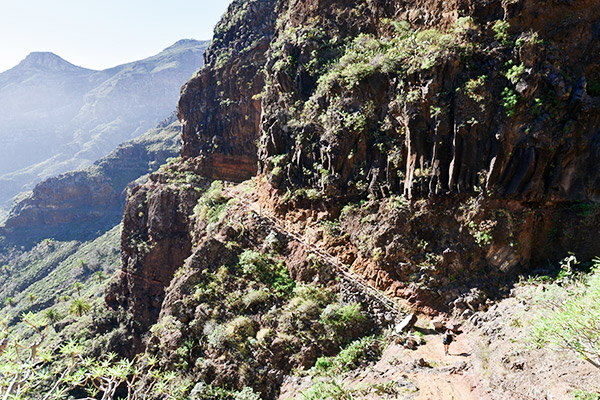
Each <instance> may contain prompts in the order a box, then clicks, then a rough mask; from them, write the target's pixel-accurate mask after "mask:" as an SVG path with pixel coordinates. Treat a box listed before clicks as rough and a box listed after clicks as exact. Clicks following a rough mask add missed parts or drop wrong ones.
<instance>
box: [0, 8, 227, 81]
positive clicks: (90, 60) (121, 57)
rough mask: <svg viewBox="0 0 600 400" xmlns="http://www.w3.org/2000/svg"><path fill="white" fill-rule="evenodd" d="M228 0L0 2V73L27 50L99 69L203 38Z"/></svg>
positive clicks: (26, 52)
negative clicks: (47, 52) (178, 43)
mask: <svg viewBox="0 0 600 400" xmlns="http://www.w3.org/2000/svg"><path fill="white" fill-rule="evenodd" d="M229 3H231V0H212V1H211V0H0V72H2V71H5V70H7V69H9V68H12V67H14V66H15V65H17V64H18V63H19V62H20V61H21V60H22V59H23V58H25V56H27V54H29V53H31V52H32V51H51V52H53V53H56V54H58V55H59V56H61V57H62V58H64V59H65V60H67V61H69V62H71V63H73V64H75V65H80V66H82V67H86V68H92V69H104V68H108V67H113V66H115V65H118V64H123V63H126V62H129V61H134V60H139V59H142V58H146V57H149V56H151V55H154V54H156V53H158V52H160V51H161V50H162V49H164V48H165V47H168V46H170V45H171V44H173V43H175V42H176V41H177V40H179V39H190V38H193V39H198V40H208V39H211V38H212V31H213V28H214V26H215V24H216V23H217V21H218V20H219V19H220V17H221V16H222V15H223V13H224V12H225V10H226V9H227V6H228V5H229Z"/></svg>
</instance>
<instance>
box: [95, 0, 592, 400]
mask: <svg viewBox="0 0 600 400" xmlns="http://www.w3.org/2000/svg"><path fill="white" fill-rule="evenodd" d="M543 4H544V5H543V7H544V12H543V13H542V12H540V7H542V3H541V2H537V1H529V0H527V1H513V2H500V1H490V2H485V4H483V3H481V2H475V1H457V2H442V1H416V2H415V1H411V2H388V1H383V0H382V1H368V2H356V3H353V4H349V3H348V2H343V1H335V0H326V1H323V0H305V1H291V0H290V1H287V0H280V1H278V2H274V1H272V2H271V1H234V2H233V3H232V5H231V7H230V9H229V11H228V13H227V14H226V15H225V17H224V19H223V21H221V23H220V24H219V25H218V26H217V29H216V33H215V34H216V36H215V41H214V43H213V45H212V47H211V48H210V49H209V50H208V51H207V53H206V54H207V55H206V60H207V66H206V67H205V68H204V69H203V70H202V71H200V73H199V74H198V75H197V76H195V77H194V78H193V79H192V80H191V81H190V82H189V83H188V84H187V85H186V86H185V88H184V90H183V92H182V97H181V99H180V103H179V118H180V120H181V123H182V125H183V132H182V142H183V144H182V150H181V156H182V159H181V160H180V162H178V163H175V164H172V165H171V166H170V167H169V171H162V172H161V173H158V174H156V175H154V177H153V178H151V182H150V183H148V184H146V185H144V186H142V187H140V188H138V189H136V190H135V191H134V192H132V195H131V196H130V197H129V199H128V203H127V206H126V212H125V218H124V230H123V240H122V244H123V251H122V255H123V268H122V274H121V277H120V279H119V280H118V281H117V282H115V284H114V286H113V289H112V291H110V292H109V293H108V296H107V300H108V302H109V304H110V305H111V306H112V307H114V308H118V307H121V308H122V309H123V310H124V311H126V312H127V313H128V314H129V315H130V316H131V315H133V316H134V318H124V319H123V322H124V323H127V324H129V328H130V329H131V330H132V332H134V333H135V335H134V336H135V337H137V338H139V337H141V336H142V335H144V334H145V333H146V332H147V330H148V328H149V327H150V326H151V325H152V324H154V323H155V322H157V321H159V322H161V323H163V325H160V326H161V329H162V328H163V327H164V324H166V322H165V318H166V316H171V317H173V318H175V319H178V321H179V322H177V324H180V325H181V326H183V328H181V330H179V332H183V331H185V330H186V329H188V328H189V329H190V330H191V331H194V329H196V331H197V330H198V329H197V327H196V328H194V327H192V326H191V325H185V324H191V323H192V320H194V319H201V318H200V317H198V316H197V315H195V316H194V317H192V314H193V313H192V311H191V308H189V309H187V308H186V307H188V306H189V307H192V305H194V306H195V305H196V303H194V301H196V302H197V301H198V300H197V299H195V300H191V299H192V297H193V296H192V295H191V293H183V294H182V295H181V296H178V291H179V289H180V288H181V287H183V286H185V285H183V284H182V282H183V281H185V280H186V279H187V278H190V282H191V283H189V286H190V287H187V288H186V289H185V290H188V291H189V290H191V289H190V288H191V287H195V286H194V285H196V284H198V285H200V283H198V281H196V280H195V279H200V278H199V276H200V271H201V269H202V268H204V267H206V265H208V264H210V268H213V267H214V265H216V264H218V263H219V261H220V260H221V261H223V263H224V265H229V266H231V265H230V264H232V261H231V260H230V258H231V259H235V255H234V254H233V253H235V251H233V252H232V251H231V246H233V244H231V243H230V246H229V247H228V248H227V249H223V248H221V247H220V246H222V245H223V242H226V243H227V242H228V241H230V242H235V240H233V239H232V237H236V236H235V235H236V234H239V235H241V236H243V234H242V233H240V231H239V229H238V228H239V227H238V226H237V225H235V224H236V223H239V221H238V220H236V218H235V214H234V213H228V211H227V210H225V211H223V210H221V211H223V213H225V214H224V215H225V216H224V217H223V215H220V214H219V215H220V217H219V219H218V220H219V221H220V223H221V226H220V228H222V229H221V230H214V229H209V228H208V227H207V226H209V225H210V224H208V222H207V220H208V219H209V218H210V216H207V215H204V214H202V213H199V210H201V209H202V207H201V206H203V205H205V203H203V201H205V200H202V199H201V195H200V193H202V192H204V191H205V190H206V185H207V183H208V182H206V179H207V178H208V179H209V180H210V179H215V178H220V179H225V180H232V181H239V180H243V179H246V178H249V177H251V176H252V175H253V174H254V173H255V171H257V173H258V177H257V178H256V180H255V183H256V186H255V187H254V189H253V191H254V195H255V196H256V199H257V200H256V201H257V202H258V203H260V205H261V206H262V207H263V209H267V210H269V211H272V212H275V213H277V214H278V215H279V216H280V217H281V218H284V219H286V220H287V222H288V223H289V224H290V225H292V226H294V227H295V228H297V229H298V230H299V231H301V232H303V233H304V234H305V235H306V236H307V237H308V239H309V240H310V241H311V242H313V243H318V244H319V245H320V246H321V247H322V248H325V249H327V250H328V251H329V252H331V253H332V254H335V255H336V256H338V257H339V258H340V259H341V260H343V262H344V263H345V264H348V265H351V267H352V269H353V270H355V271H357V272H358V273H360V274H361V275H362V276H364V277H365V278H366V279H367V280H369V281H370V282H371V283H372V284H373V285H375V286H377V287H379V288H380V289H381V290H384V291H386V292H387V293H388V294H389V295H391V296H394V297H395V298H396V299H398V300H399V301H401V302H403V303H404V304H406V305H408V306H411V307H416V308H418V309H419V310H420V311H424V312H431V313H436V312H439V311H448V310H450V309H455V310H459V311H462V310H463V309H466V308H469V309H478V308H485V304H486V298H487V297H488V296H495V295H502V294H504V293H505V292H506V291H507V287H506V286H505V284H506V283H507V282H510V280H511V279H514V277H515V276H517V274H519V273H523V272H527V271H531V270H532V269H534V268H537V267H540V266H542V265H544V264H546V263H547V262H548V261H557V260H560V259H561V258H563V257H565V256H566V255H567V254H568V252H569V251H572V252H575V253H576V254H577V255H578V257H580V258H581V259H589V258H591V257H592V256H595V255H597V254H598V253H599V251H600V249H599V248H598V244H597V241H594V240H591V238H592V237H595V236H597V234H598V233H599V232H598V226H599V222H600V219H599V218H600V214H599V207H598V206H597V201H598V190H600V181H599V175H598V171H597V169H596V168H595V165H596V164H597V162H598V157H599V154H600V153H599V152H598V149H599V146H600V142H598V139H599V134H600V130H599V129H600V118H599V115H600V114H599V113H598V108H599V107H600V103H599V101H600V97H599V96H600V75H599V69H598V64H597V61H596V60H595V59H594V58H593V54H597V53H598V50H600V49H599V48H598V46H599V45H598V40H597V39H598V33H599V32H600V25H599V24H600V9H599V8H598V6H597V5H596V4H595V2H591V1H588V2H586V1H582V2H578V3H574V2H552V4H547V2H546V3H543ZM570 43H576V44H575V45H573V46H572V47H571V46H570ZM260 70H264V75H261V74H259V73H258V72H259V71H260ZM259 98H260V103H259V101H258V99H259ZM256 140H258V146H257V147H254V143H255V141H256ZM255 162H257V165H258V169H257V170H256V169H255V165H256V164H255ZM199 199H200V201H199ZM197 202H198V204H196V203H197ZM211 204H212V205H213V206H216V205H217V204H220V203H219V202H218V201H217V202H214V203H211ZM195 206H197V207H195ZM228 218H229V220H228ZM223 221H229V222H227V223H225V222H223ZM234 221H237V222H234ZM213 222H214V221H213ZM227 225H229V227H227ZM234 226H235V228H233V227H234ZM240 226H241V228H240V229H241V230H242V232H244V233H246V231H245V226H244V224H243V223H241V224H240ZM229 228H231V229H229ZM234 231H235V232H234ZM231 235H233V236H231ZM264 236H266V235H263V236H261V235H257V238H258V239H259V240H263V239H264V240H266V238H265V237H264ZM213 239H214V240H217V241H218V242H219V243H217V244H215V243H214V242H212V240H213ZM210 243H212V244H214V245H215V246H212V245H210V246H209V244H210ZM215 248H216V249H217V250H215ZM219 248H220V249H221V250H222V251H219V250H218V249H219ZM263 250H264V249H263ZM264 251H265V252H266V251H267V250H264ZM288 251H289V252H288V253H286V254H287V255H288V258H287V259H286V260H285V263H286V266H287V269H288V271H289V272H290V273H291V274H292V275H293V276H295V277H298V278H299V279H301V277H303V276H311V277H312V278H314V277H315V275H314V273H313V274H312V275H311V273H310V271H305V269H310V268H309V267H310V266H311V264H310V262H309V261H308V258H309V257H308V255H307V254H306V253H305V252H303V251H301V250H298V249H296V250H294V249H288ZM204 252H205V253H204ZM215 253H218V254H219V255H221V256H222V257H223V258H222V259H220V258H219V257H216V256H215V257H213V256H214V255H215ZM186 259H187V261H186ZM209 259H210V261H206V262H204V261H202V262H200V261H198V260H209ZM182 266H183V268H182V269H181V271H182V272H181V274H183V275H180V274H179V273H178V274H176V273H175V271H176V270H178V268H180V267H182ZM312 267H314V268H316V267H315V266H314V265H312ZM210 268H209V269H210ZM317 269H318V268H317ZM210 271H211V273H212V272H214V271H212V269H210ZM313 272H314V271H313ZM174 277H175V279H174ZM319 279H320V278H319ZM323 279H324V280H326V281H330V279H327V278H323ZM171 285H172V286H171ZM182 290H183V289H182ZM182 297H183V298H184V299H183V300H182ZM201 311H202V312H204V311H203V310H200V309H196V312H197V313H201ZM125 315H126V314H125ZM227 316H230V315H229V314H227ZM202 318H204V317H202ZM132 321H134V322H132ZM169 321H170V320H169ZM171 322H172V321H171ZM178 326H179V325H178ZM186 326H187V327H186ZM196 331H194V332H196ZM186 332H187V331H186ZM196 333H198V332H196ZM155 339H156V338H155ZM180 342H181V340H179V339H177V340H175V339H174V343H179V344H180ZM147 343H148V342H146V343H144V342H143V341H141V340H137V339H136V342H135V346H134V347H133V348H132V349H133V352H137V351H141V349H143V348H144V347H145V345H146V344H147ZM154 344H155V345H156V343H154ZM173 346H175V344H174V345H173ZM163 351H167V350H163ZM307 351H308V350H307ZM236 354H237V353H236ZM232 357H233V356H232ZM307 365H310V362H308V363H307ZM190 368H191V370H193V373H197V374H200V372H199V371H200V370H202V368H200V367H198V366H196V369H194V368H193V367H190ZM211 377H212V378H211ZM204 378H206V379H208V380H211V379H216V378H215V377H214V376H213V375H209V376H208V377H207V376H204ZM204 378H203V379H204ZM270 382H271V383H272V381H270ZM237 383H240V382H239V381H238V382H237ZM270 388H271V387H270ZM269 390H271V389H269ZM269 393H271V394H269V396H272V393H273V392H272V391H271V392H269Z"/></svg>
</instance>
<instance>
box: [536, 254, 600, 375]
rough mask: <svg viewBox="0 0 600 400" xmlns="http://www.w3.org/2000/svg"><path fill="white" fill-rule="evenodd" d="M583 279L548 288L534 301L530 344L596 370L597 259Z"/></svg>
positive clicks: (599, 358) (599, 335) (599, 320)
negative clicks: (536, 314)
mask: <svg viewBox="0 0 600 400" xmlns="http://www.w3.org/2000/svg"><path fill="white" fill-rule="evenodd" d="M594 264H595V269H594V272H593V273H591V274H590V276H589V277H587V279H584V280H583V281H582V282H580V283H578V284H575V285H574V287H572V288H565V287H562V286H559V285H558V284H554V285H551V286H550V287H549V288H548V290H547V291H546V292H544V293H543V295H542V296H541V297H539V298H538V299H537V300H538V302H539V303H540V304H541V305H542V306H543V312H541V313H540V315H539V317H538V318H535V319H534V323H533V327H532V333H531V340H532V342H533V343H534V344H535V345H537V346H538V347H546V346H550V347H551V348H555V349H562V350H570V351H572V352H574V353H575V354H577V355H579V356H580V357H581V358H582V359H584V360H586V361H588V362H589V363H590V364H592V365H593V366H595V367H596V368H600V268H599V267H600V259H598V258H596V259H595V260H594Z"/></svg>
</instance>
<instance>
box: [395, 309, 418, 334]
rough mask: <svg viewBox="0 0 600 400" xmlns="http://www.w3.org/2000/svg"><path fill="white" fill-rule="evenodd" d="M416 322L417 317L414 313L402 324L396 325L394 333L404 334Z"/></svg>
mask: <svg viewBox="0 0 600 400" xmlns="http://www.w3.org/2000/svg"><path fill="white" fill-rule="evenodd" d="M416 322H417V316H416V315H415V314H414V313H411V314H408V315H407V316H406V317H405V318H404V319H403V320H402V322H400V323H399V324H398V325H396V332H398V333H401V332H406V331H408V330H409V329H410V328H412V327H413V326H414V324H415V323H416Z"/></svg>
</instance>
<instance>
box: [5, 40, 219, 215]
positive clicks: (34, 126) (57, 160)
mask: <svg viewBox="0 0 600 400" xmlns="http://www.w3.org/2000/svg"><path fill="white" fill-rule="evenodd" d="M208 43H209V42H208V41H196V40H191V39H185V40H180V41H178V42H177V43H175V44H173V45H172V46H169V47H167V48H166V49H164V50H163V51H161V52H160V53H158V54H157V55H155V56H152V57H149V58H146V59H143V60H140V61H135V62H131V63H127V64H123V65H119V66H116V67H113V68H109V69H106V70H102V71H95V70H91V69H86V68H82V67H78V66H75V65H73V64H71V63H69V62H68V61H66V60H64V59H62V58H61V57H59V56H58V55H56V54H53V53H48V52H35V53H31V54H29V55H28V56H27V57H26V58H25V59H24V60H23V61H21V62H20V63H19V64H18V65H17V66H15V67H14V68H12V69H10V70H8V71H5V72H3V73H0V207H1V208H4V209H5V210H6V209H7V208H8V207H9V206H10V201H11V199H12V198H13V197H14V196H15V195H16V194H18V193H20V192H22V191H25V190H30V189H32V188H33V186H34V185H35V184H36V183H37V182H39V181H41V180H42V179H44V178H48V177H51V176H56V175H58V174H60V173H63V172H66V171H70V170H74V169H80V168H84V167H86V166H88V165H90V164H92V163H93V162H94V161H96V160H98V159H99V158H101V157H102V156H105V155H106V154H108V153H109V152H110V151H112V150H113V149H114V148H115V147H116V146H117V145H118V144H119V143H121V142H123V141H125V140H129V139H132V138H135V137H137V136H139V135H140V134H142V133H144V132H146V131H147V130H148V129H151V128H152V127H154V126H155V125H156V124H157V123H158V122H160V121H161V120H162V119H164V118H166V117H167V116H168V115H169V114H170V113H171V112H172V110H173V108H174V105H175V104H176V102H177V99H178V97H179V90H180V87H181V86H182V85H183V84H184V83H185V82H186V81H187V80H188V79H189V78H190V76H191V75H192V74H193V73H194V72H195V71H196V70H197V69H198V68H199V67H200V66H202V64H203V54H204V50H205V48H206V47H207V45H208Z"/></svg>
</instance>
